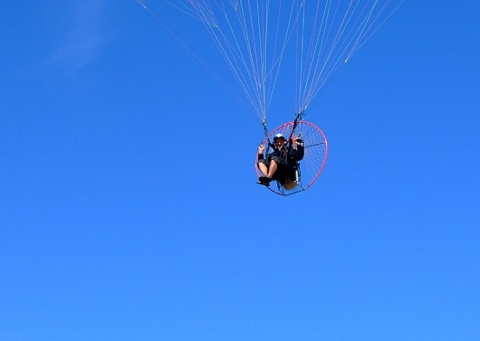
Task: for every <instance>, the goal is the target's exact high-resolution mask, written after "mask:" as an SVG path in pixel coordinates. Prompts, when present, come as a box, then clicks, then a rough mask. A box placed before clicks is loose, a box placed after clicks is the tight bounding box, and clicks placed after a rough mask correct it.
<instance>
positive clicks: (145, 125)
mask: <svg viewBox="0 0 480 341" xmlns="http://www.w3.org/2000/svg"><path fill="white" fill-rule="evenodd" d="M2 7H3V9H2V11H1V14H0V18H1V21H2V27H3V29H2V30H1V31H0V38H1V42H2V49H1V50H0V58H1V59H0V60H1V63H0V79H1V83H0V90H1V96H0V115H1V121H0V141H1V144H0V151H1V153H0V162H1V166H0V276H1V278H0V340H1V341H19V340H22V341H23V340H28V341H30V340H35V341H43V340H45V341H57V340H58V341H65V340H88V341H95V340H99V341H104V340H116V341H124V340H142V341H148V340H208V341H211V340H222V341H225V340H248V341H250V340H282V341H283V340H327V341H329V340H332V341H336V340H348V341H351V340H365V341H373V340H381V341H384V340H389V341H393V340H435V341H440V340H449V341H450V340H462V341H467V340H480V247H479V245H480V230H479V227H480V208H479V205H480V180H479V175H480V147H479V145H480V137H479V134H480V118H479V111H480V96H479V95H480V81H479V79H480V47H479V41H480V20H479V18H480V2H478V1H477V0H464V1H460V2H456V1H449V0H448V1H447V0H435V1H433V0H426V1H406V2H405V3H404V4H403V5H402V7H401V8H400V9H399V10H398V11H397V12H396V13H395V15H394V16H393V17H391V19H390V20H389V21H388V22H387V23H386V24H385V25H384V26H383V27H382V29H381V30H380V31H379V32H378V33H377V34H376V35H375V36H374V37H373V38H372V39H371V40H369V41H368V43H367V44H366V45H365V46H364V47H363V48H362V49H361V50H360V51H359V52H358V53H357V54H356V55H355V57H354V58H353V59H352V60H351V61H350V62H349V63H347V64H345V65H343V66H342V67H341V68H340V69H339V70H338V72H336V74H335V76H334V77H333V78H332V79H331V80H330V81H329V83H328V85H327V86H326V87H325V88H324V89H323V90H322V91H321V93H320V94H319V96H318V98H317V100H316V102H315V103H314V105H313V106H312V108H311V109H310V111H309V112H308V116H306V119H308V120H309V121H312V122H314V123H315V124H317V125H318V126H320V127H321V128H322V130H323V131H324V132H325V134H326V136H327V138H328V141H329V158H328V160H327V164H326V167H325V169H324V171H323V173H322V175H321V176H320V178H319V179H318V181H317V182H316V183H315V185H314V186H312V187H311V188H310V189H309V190H307V191H305V192H303V193H301V194H296V195H293V196H290V197H286V198H285V197H280V196H277V195H274V194H272V193H271V192H269V191H268V190H266V189H265V188H263V187H261V186H259V185H257V184H256V180H257V179H256V175H255V171H254V165H253V161H254V156H255V153H256V149H257V145H258V143H259V141H260V140H261V139H262V136H263V130H262V126H261V124H260V121H259V120H258V118H257V117H256V116H255V115H253V114H252V113H250V112H249V111H248V110H247V109H246V108H245V107H244V105H243V104H242V103H241V102H239V101H238V100H237V98H236V97H235V95H233V94H232V93H231V92H230V91H229V90H227V88H226V87H225V86H224V85H222V83H220V82H219V81H218V80H217V79H215V77H213V76H212V75H211V74H210V73H209V71H207V70H206V69H205V68H204V67H203V66H201V65H200V64H199V63H198V62H197V61H196V60H195V58H194V57H193V56H192V55H191V54H190V53H189V52H188V51H187V50H185V49H184V48H183V47H182V46H181V45H180V44H179V43H178V42H177V41H176V40H175V39H174V38H173V37H172V36H171V35H170V34H169V33H168V32H166V31H165V30H164V29H163V28H162V27H161V25H160V24H159V23H158V22H157V21H155V20H154V19H153V18H152V17H151V16H150V15H149V14H148V13H147V12H146V11H145V10H144V9H143V8H142V7H141V6H140V5H139V4H138V3H137V2H136V1H134V0H131V1H129V0H125V1H113V0H83V1H71V0H67V1H61V2H58V1H52V0H44V1H37V0H32V1H26V2H4V4H3V6H2ZM172 15H176V16H178V17H179V19H178V21H179V23H183V20H185V17H184V16H182V15H181V14H180V13H178V12H175V13H173V14H172ZM201 33H203V32H201ZM203 42H204V44H203ZM195 43H200V44H197V45H200V46H204V48H205V49H206V50H205V51H212V56H213V55H214V54H215V53H217V51H216V49H215V48H212V47H211V45H209V44H210V41H209V40H208V39H207V37H206V36H203V35H202V36H201V35H200V34H199V36H198V37H192V44H195ZM199 53H201V52H200V51H199ZM212 58H213V57H212ZM212 64H213V65H214V64H215V62H213V63H212ZM225 82H226V83H227V84H234V81H233V80H232V79H231V78H230V75H229V74H228V73H225ZM278 92H279V93H280V95H281V96H289V94H286V93H285V94H283V93H282V90H281V89H279V90H278ZM277 105H278V108H282V105H281V104H277ZM282 110H283V109H282ZM282 110H280V109H279V110H278V112H275V113H273V114H272V115H271V116H270V118H269V120H270V122H271V127H272V128H273V127H275V126H276V125H279V124H281V123H283V122H285V121H288V120H290V119H291V118H292V111H291V108H285V110H284V111H283V112H282Z"/></svg>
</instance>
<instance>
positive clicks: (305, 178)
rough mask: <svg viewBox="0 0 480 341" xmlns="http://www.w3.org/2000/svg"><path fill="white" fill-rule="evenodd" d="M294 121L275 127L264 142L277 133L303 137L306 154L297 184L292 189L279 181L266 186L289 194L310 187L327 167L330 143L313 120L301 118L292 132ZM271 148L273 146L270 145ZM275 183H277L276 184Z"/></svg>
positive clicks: (280, 192) (256, 158)
mask: <svg viewBox="0 0 480 341" xmlns="http://www.w3.org/2000/svg"><path fill="white" fill-rule="evenodd" d="M293 126H294V122H293V121H292V122H287V123H284V124H282V125H281V126H279V127H277V128H275V129H274V130H272V131H271V132H270V133H269V134H268V138H267V137H266V138H265V139H264V140H263V141H262V144H264V145H265V146H267V145H268V141H272V138H273V136H274V135H276V134H279V133H280V134H283V136H285V138H289V137H290V136H292V139H293V140H295V139H296V138H301V139H302V140H303V141H304V146H305V154H304V157H303V159H302V160H301V161H300V162H299V163H300V172H299V179H298V182H297V183H296V186H295V187H294V188H291V189H286V188H285V187H284V186H282V185H281V184H280V183H278V182H277V181H274V182H272V183H271V185H270V186H266V187H267V188H268V189H269V190H270V191H272V192H274V193H275V194H278V195H282V196H287V195H292V194H295V193H299V192H303V191H305V190H306V189H308V188H309V187H310V186H312V185H313V183H314V182H315V181H316V180H317V179H318V177H319V176H320V174H321V173H322V171H323V168H324V167H325V163H326V161H327V156H328V143H327V138H326V137H325V134H324V133H323V131H322V130H321V129H320V128H319V127H317V126H316V125H315V124H313V123H311V122H307V121H304V120H301V121H299V122H298V123H297V126H296V128H295V131H294V132H293V134H292V129H293ZM268 148H271V147H268V146H267V148H266V149H268ZM257 163H258V154H257V155H256V156H255V171H256V173H257V176H261V175H262V174H261V172H260V170H259V169H258V166H257ZM274 183H275V185H274Z"/></svg>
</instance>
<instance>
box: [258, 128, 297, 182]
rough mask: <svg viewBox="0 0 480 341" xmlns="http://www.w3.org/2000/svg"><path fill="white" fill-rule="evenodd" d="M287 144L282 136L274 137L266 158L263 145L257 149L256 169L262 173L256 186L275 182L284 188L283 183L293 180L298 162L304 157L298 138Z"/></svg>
mask: <svg viewBox="0 0 480 341" xmlns="http://www.w3.org/2000/svg"><path fill="white" fill-rule="evenodd" d="M287 142H288V141H287V140H286V139H285V137H284V136H283V135H282V134H277V135H275V137H274V138H273V145H274V146H273V147H274V150H273V151H272V152H271V153H269V154H268V155H266V156H265V155H264V151H265V145H263V144H261V145H260V146H259V147H258V163H257V167H258V169H259V170H260V171H261V172H262V176H260V177H259V179H258V184H260V185H264V186H270V182H271V181H272V180H276V181H278V182H279V183H280V185H282V186H284V185H285V183H287V182H289V181H293V180H295V171H296V169H297V166H298V161H300V160H302V159H303V155H304V146H303V141H302V140H301V139H299V138H298V139H296V140H295V142H293V141H290V143H287Z"/></svg>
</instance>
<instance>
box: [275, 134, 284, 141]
mask: <svg viewBox="0 0 480 341" xmlns="http://www.w3.org/2000/svg"><path fill="white" fill-rule="evenodd" d="M276 139H282V140H285V137H284V136H283V134H277V135H275V137H274V138H273V141H275V140H276Z"/></svg>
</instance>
